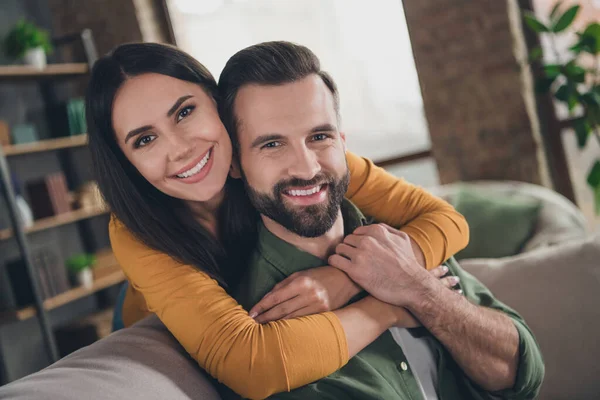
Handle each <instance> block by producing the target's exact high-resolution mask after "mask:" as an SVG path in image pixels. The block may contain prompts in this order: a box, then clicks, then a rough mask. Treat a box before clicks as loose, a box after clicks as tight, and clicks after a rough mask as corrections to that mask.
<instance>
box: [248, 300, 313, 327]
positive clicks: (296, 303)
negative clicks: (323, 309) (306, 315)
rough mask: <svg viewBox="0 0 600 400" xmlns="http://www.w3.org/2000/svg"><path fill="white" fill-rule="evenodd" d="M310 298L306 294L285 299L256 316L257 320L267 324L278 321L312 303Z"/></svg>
mask: <svg viewBox="0 0 600 400" xmlns="http://www.w3.org/2000/svg"><path fill="white" fill-rule="evenodd" d="M308 300H309V298H308V297H306V296H296V297H294V298H292V299H290V300H287V301H284V302H283V303H280V304H278V305H276V306H275V307H273V308H271V309H270V310H268V311H266V312H264V313H262V314H260V315H259V316H258V317H256V322H259V323H261V324H265V323H267V322H271V321H277V320H279V319H282V318H285V317H287V316H288V315H290V314H293V313H295V312H297V311H299V310H301V309H303V308H306V307H307V306H309V305H310V302H309V301H308Z"/></svg>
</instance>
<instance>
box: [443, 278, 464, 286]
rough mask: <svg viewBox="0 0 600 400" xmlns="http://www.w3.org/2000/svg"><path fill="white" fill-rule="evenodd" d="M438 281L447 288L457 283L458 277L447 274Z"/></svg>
mask: <svg viewBox="0 0 600 400" xmlns="http://www.w3.org/2000/svg"><path fill="white" fill-rule="evenodd" d="M440 281H441V282H442V284H443V285H444V286H446V287H447V288H453V287H454V286H456V285H458V282H460V279H459V278H458V276H447V277H445V278H442V279H440Z"/></svg>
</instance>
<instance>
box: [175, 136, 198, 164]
mask: <svg viewBox="0 0 600 400" xmlns="http://www.w3.org/2000/svg"><path fill="white" fill-rule="evenodd" d="M169 145H170V150H169V161H181V160H185V159H186V158H188V157H189V156H190V155H191V154H192V152H193V151H194V146H193V145H192V143H191V142H190V141H189V140H187V139H186V138H185V137H183V135H172V136H171V138H170V139H169Z"/></svg>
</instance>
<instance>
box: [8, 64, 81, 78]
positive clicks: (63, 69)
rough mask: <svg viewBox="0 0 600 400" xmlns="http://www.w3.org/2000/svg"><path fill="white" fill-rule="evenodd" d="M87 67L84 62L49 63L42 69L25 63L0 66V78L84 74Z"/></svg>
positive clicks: (58, 76)
mask: <svg viewBox="0 0 600 400" xmlns="http://www.w3.org/2000/svg"><path fill="white" fill-rule="evenodd" d="M88 72H89V67H88V65H87V64H85V63H71V64H49V65H47V66H46V68H44V69H36V68H33V67H30V66H26V65H3V66H0V80H16V79H40V78H60V77H65V78H67V77H72V76H77V75H82V76H83V75H85V74H87V73H88Z"/></svg>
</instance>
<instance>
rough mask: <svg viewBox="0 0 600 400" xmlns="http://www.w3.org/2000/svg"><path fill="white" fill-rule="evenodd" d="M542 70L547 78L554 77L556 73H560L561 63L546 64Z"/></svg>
mask: <svg viewBox="0 0 600 400" xmlns="http://www.w3.org/2000/svg"><path fill="white" fill-rule="evenodd" d="M542 68H543V70H544V74H545V75H546V77H547V78H553V79H554V78H556V77H557V76H558V75H560V72H561V70H562V65H560V64H547V65H544V66H543V67H542Z"/></svg>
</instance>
